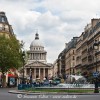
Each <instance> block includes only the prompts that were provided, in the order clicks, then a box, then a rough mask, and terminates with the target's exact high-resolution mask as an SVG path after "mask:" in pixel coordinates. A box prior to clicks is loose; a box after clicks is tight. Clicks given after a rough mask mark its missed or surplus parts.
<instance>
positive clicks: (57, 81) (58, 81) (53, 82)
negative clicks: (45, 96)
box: [52, 78, 61, 85]
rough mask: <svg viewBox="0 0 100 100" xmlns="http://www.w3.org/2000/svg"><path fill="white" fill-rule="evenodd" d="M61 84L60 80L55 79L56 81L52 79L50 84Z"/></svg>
mask: <svg viewBox="0 0 100 100" xmlns="http://www.w3.org/2000/svg"><path fill="white" fill-rule="evenodd" d="M60 82H61V79H60V78H56V79H54V80H53V81H52V84H53V85H57V84H59V83H60Z"/></svg>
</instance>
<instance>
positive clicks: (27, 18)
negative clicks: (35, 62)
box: [0, 0, 100, 63]
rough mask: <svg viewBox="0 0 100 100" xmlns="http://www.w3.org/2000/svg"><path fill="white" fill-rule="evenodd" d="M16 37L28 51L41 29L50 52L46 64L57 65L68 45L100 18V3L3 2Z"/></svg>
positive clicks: (99, 0)
mask: <svg viewBox="0 0 100 100" xmlns="http://www.w3.org/2000/svg"><path fill="white" fill-rule="evenodd" d="M0 11H4V12H5V13H6V16H7V18H8V21H9V23H10V24H11V25H12V28H13V30H14V33H15V34H16V36H17V38H18V39H19V40H20V41H21V40H23V41H24V42H25V46H24V48H25V50H30V44H31V42H32V41H33V40H34V38H35V33H36V32H37V30H38V33H39V37H40V41H42V44H43V45H44V47H45V50H46V51H47V62H49V63H54V61H55V60H56V59H57V58H58V55H59V54H60V52H61V51H62V50H63V49H64V48H65V43H67V42H69V41H70V40H71V39H72V38H73V37H76V36H80V35H81V33H82V32H83V31H84V28H85V26H86V25H87V24H88V23H90V22H91V19H93V18H99V17H100V0H0Z"/></svg>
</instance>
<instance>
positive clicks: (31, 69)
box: [30, 67, 32, 84]
mask: <svg viewBox="0 0 100 100" xmlns="http://www.w3.org/2000/svg"><path fill="white" fill-rule="evenodd" d="M30 84H32V68H31V67H30Z"/></svg>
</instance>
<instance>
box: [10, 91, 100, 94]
mask: <svg viewBox="0 0 100 100" xmlns="http://www.w3.org/2000/svg"><path fill="white" fill-rule="evenodd" d="M8 93H12V94H25V95H100V93H58V92H54V93H52V92H51V93H50V92H49V93H47V92H34V93H32V92H25V91H17V90H10V91H8Z"/></svg>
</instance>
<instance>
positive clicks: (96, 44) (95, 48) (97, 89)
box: [93, 40, 99, 93]
mask: <svg viewBox="0 0 100 100" xmlns="http://www.w3.org/2000/svg"><path fill="white" fill-rule="evenodd" d="M93 47H94V50H95V51H96V52H95V57H96V67H95V68H96V69H95V70H96V79H95V88H94V93H99V88H98V70H97V50H98V47H99V46H98V43H97V40H96V41H95V43H94V45H93Z"/></svg>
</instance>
